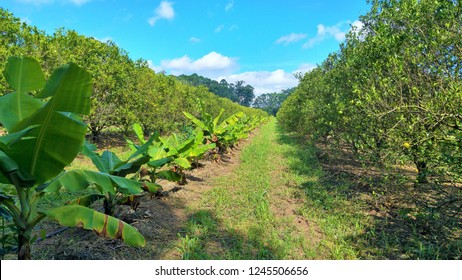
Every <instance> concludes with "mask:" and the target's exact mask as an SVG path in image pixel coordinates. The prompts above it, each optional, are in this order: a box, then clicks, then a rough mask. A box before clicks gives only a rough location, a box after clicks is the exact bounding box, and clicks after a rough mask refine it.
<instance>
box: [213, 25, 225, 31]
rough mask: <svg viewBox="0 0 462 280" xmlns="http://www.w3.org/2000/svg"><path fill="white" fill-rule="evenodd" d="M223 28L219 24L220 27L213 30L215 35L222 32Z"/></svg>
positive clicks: (223, 26)
mask: <svg viewBox="0 0 462 280" xmlns="http://www.w3.org/2000/svg"><path fill="white" fill-rule="evenodd" d="M223 28H225V25H224V24H221V25H219V26H217V27H216V28H215V33H220V32H221V31H222V30H223Z"/></svg>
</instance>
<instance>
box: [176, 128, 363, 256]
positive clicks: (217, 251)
mask: <svg viewBox="0 0 462 280" xmlns="http://www.w3.org/2000/svg"><path fill="white" fill-rule="evenodd" d="M314 154H315V150H314V149H313V148H312V147H307V146H303V145H298V144H297V142H296V140H295V139H294V138H291V137H290V136H288V135H284V134H283V133H281V132H280V131H278V130H277V125H276V122H275V120H273V121H271V122H270V123H268V124H266V125H264V126H263V127H262V128H261V130H260V132H259V133H258V135H257V136H256V137H255V138H254V139H253V140H252V142H251V143H250V144H249V145H247V146H246V147H245V148H244V149H243V150H242V153H241V158H240V160H241V163H240V165H239V166H238V167H237V168H236V170H234V172H233V173H232V174H230V175H226V176H222V177H219V178H217V179H216V181H215V188H214V189H213V190H211V191H209V192H207V193H206V194H205V195H204V197H203V199H202V200H201V202H200V203H199V204H198V205H195V206H194V207H191V209H189V211H190V220H189V223H188V225H187V226H186V232H185V234H184V235H183V236H182V237H180V240H179V241H178V243H179V245H178V251H179V252H180V253H181V254H182V256H183V258H184V259H355V258H358V257H359V252H358V250H357V249H355V247H354V246H353V245H351V242H349V240H350V239H351V238H352V237H354V236H356V235H358V234H361V233H363V232H364V228H365V224H364V223H367V218H366V217H365V215H364V214H361V211H360V207H361V206H356V205H352V204H351V203H350V202H349V201H348V200H347V199H346V198H345V197H339V196H332V195H331V193H330V191H329V190H330V189H332V188H342V187H343V186H341V185H340V186H337V185H336V186H332V185H326V184H325V183H324V182H321V180H320V178H321V177H322V171H321V169H320V167H319V166H318V163H317V160H316V158H315V156H314ZM284 201H298V202H297V203H296V204H295V205H290V204H287V202H284ZM284 207H294V211H293V212H295V213H293V214H292V215H290V211H289V215H285V214H283V213H284V209H281V208H284ZM358 208H359V209H358ZM358 210H359V211H358ZM286 214H287V213H286ZM297 215H299V216H303V218H304V220H305V221H307V223H308V225H309V226H308V227H306V228H305V229H304V230H300V228H299V227H298V225H297V223H296V222H294V219H295V217H296V216H297Z"/></svg>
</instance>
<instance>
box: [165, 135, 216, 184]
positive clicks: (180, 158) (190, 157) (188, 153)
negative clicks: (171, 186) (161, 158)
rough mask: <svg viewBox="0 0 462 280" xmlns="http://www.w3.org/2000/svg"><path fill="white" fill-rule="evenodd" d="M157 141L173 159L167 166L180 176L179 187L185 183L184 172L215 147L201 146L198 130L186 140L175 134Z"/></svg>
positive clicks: (213, 144)
mask: <svg viewBox="0 0 462 280" xmlns="http://www.w3.org/2000/svg"><path fill="white" fill-rule="evenodd" d="M159 139H160V141H161V142H162V143H163V146H164V148H165V150H166V151H167V155H168V156H170V157H172V158H173V160H172V161H171V162H170V163H169V165H170V166H171V167H172V170H173V171H174V172H175V173H177V174H179V175H180V176H181V180H180V181H179V184H180V185H184V184H186V183H187V182H186V176H185V173H184V171H185V170H188V169H191V168H192V164H193V163H196V164H197V161H198V160H199V159H200V157H201V156H203V155H204V154H205V153H206V152H207V151H209V150H211V149H214V148H215V147H216V144H215V143H210V144H203V142H204V139H205V138H204V132H203V131H202V129H199V128H198V129H196V130H195V134H193V135H191V136H190V137H189V138H186V139H184V138H182V137H180V136H178V135H177V134H176V133H173V134H172V135H170V136H169V137H166V138H162V137H159Z"/></svg>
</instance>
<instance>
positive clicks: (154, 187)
mask: <svg viewBox="0 0 462 280" xmlns="http://www.w3.org/2000/svg"><path fill="white" fill-rule="evenodd" d="M143 189H144V190H145V191H147V192H149V193H156V192H157V191H159V190H161V189H162V187H161V186H160V185H158V184H156V183H150V182H145V183H144V184H143Z"/></svg>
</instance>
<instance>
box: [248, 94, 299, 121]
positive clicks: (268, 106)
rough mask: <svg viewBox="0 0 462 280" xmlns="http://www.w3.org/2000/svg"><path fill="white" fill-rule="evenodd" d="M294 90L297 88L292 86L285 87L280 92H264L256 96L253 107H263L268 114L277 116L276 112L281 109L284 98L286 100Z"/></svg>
mask: <svg viewBox="0 0 462 280" xmlns="http://www.w3.org/2000/svg"><path fill="white" fill-rule="evenodd" d="M294 90H295V88H290V89H284V90H282V91H280V92H274V93H265V94H262V95H260V96H258V97H257V98H255V100H254V101H253V103H252V107H254V108H259V109H262V110H263V111H266V112H267V113H268V114H270V115H273V116H276V113H277V112H278V111H279V108H281V105H282V103H283V102H284V100H286V99H287V97H289V95H291V94H292V92H294Z"/></svg>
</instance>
